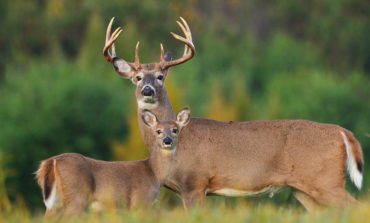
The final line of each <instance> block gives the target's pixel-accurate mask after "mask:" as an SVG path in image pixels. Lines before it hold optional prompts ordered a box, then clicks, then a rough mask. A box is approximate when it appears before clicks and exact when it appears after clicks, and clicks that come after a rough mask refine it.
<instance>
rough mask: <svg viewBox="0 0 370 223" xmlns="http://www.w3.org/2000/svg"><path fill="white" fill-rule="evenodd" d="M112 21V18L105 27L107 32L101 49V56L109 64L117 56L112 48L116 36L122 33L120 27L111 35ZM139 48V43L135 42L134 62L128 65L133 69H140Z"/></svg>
mask: <svg viewBox="0 0 370 223" xmlns="http://www.w3.org/2000/svg"><path fill="white" fill-rule="evenodd" d="M113 21H114V17H113V18H112V19H111V20H110V22H109V25H108V27H107V32H106V34H105V46H104V48H103V54H104V57H105V59H106V60H107V61H108V62H111V63H112V62H113V59H114V58H115V57H116V56H117V54H116V47H115V46H114V42H115V41H116V39H117V38H118V36H119V35H120V34H121V32H122V31H123V30H122V28H121V27H118V28H117V29H116V30H115V31H114V32H113V33H112V34H111V30H112V24H113ZM139 46H140V42H137V44H136V48H135V62H134V63H129V64H130V65H131V66H132V67H133V68H135V69H138V68H139V67H140V59H139ZM110 49H111V52H109V50H110Z"/></svg>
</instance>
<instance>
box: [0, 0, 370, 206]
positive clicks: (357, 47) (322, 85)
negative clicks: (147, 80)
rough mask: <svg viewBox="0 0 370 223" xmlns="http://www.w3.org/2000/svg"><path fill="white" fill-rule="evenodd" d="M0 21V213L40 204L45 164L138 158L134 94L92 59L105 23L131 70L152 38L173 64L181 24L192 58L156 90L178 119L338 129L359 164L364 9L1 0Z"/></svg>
mask: <svg viewBox="0 0 370 223" xmlns="http://www.w3.org/2000/svg"><path fill="white" fill-rule="evenodd" d="M0 15H1V19H0V25H1V27H2V28H1V29H0V33H1V34H0V48H1V53H0V162H1V163H0V187H1V188H0V206H4V205H5V204H6V203H8V201H9V200H10V201H11V202H14V201H18V200H24V201H25V203H26V204H27V205H29V206H30V207H40V206H41V204H42V199H41V193H40V192H39V189H38V188H37V185H36V181H35V180H34V175H33V172H34V171H35V170H36V169H37V167H38V165H39V163H40V161H41V160H42V159H45V158H47V157H50V156H52V155H56V154H59V153H62V152H79V153H83V154H84V155H87V156H91V157H94V158H97V159H105V160H128V159H139V158H143V157H145V156H146V154H147V153H146V150H145V148H144V146H143V144H142V142H141V135H140V133H139V129H138V126H137V117H136V105H135V102H134V88H133V86H131V83H130V81H126V80H122V79H120V78H119V77H118V75H116V74H115V72H114V69H113V68H112V66H111V65H109V64H108V63H107V62H105V60H104V59H103V56H102V48H103V44H104V36H105V28H106V25H107V24H108V22H109V20H110V18H111V17H113V16H114V17H116V24H115V26H122V27H123V28H124V32H123V34H122V35H121V37H120V38H119V40H118V41H117V48H118V49H117V50H118V53H119V56H120V57H123V58H125V59H127V60H129V61H132V60H133V56H134V47H135V44H136V41H137V40H140V41H141V52H140V56H141V61H142V62H156V61H158V60H159V43H161V42H162V43H164V45H165V48H166V49H168V50H171V51H172V52H173V53H174V55H175V57H176V56H180V55H181V53H182V50H183V46H182V45H181V44H179V42H177V41H174V40H173V39H172V38H171V36H170V35H169V32H170V31H175V32H178V33H179V32H180V31H179V29H178V27H177V25H176V23H175V21H176V20H177V19H178V17H179V16H183V17H184V18H186V20H187V21H188V23H189V24H190V27H191V29H192V32H193V39H194V43H195V46H196V49H197V53H196V56H195V58H194V59H193V60H192V61H190V62H188V63H186V64H184V65H181V66H179V67H176V68H172V69H171V71H170V75H169V78H168V80H167V83H166V87H167V88H168V89H169V92H170V98H171V102H172V104H173V106H174V108H175V110H176V111H178V110H179V109H180V108H181V107H183V106H190V107H191V108H192V111H193V115H194V116H202V117H209V118H214V119H218V120H225V121H228V120H255V119H283V118H284V119H299V118H303V119H311V120H314V121H319V122H330V123H336V124H339V125H341V126H343V127H346V128H348V129H350V130H352V131H353V132H354V133H355V134H356V136H357V137H358V138H359V140H360V141H361V143H362V146H363V150H364V153H365V156H366V157H365V160H368V158H370V152H369V151H368V148H369V147H370V141H369V140H370V139H369V137H366V135H368V134H369V133H370V115H369V112H370V103H369V102H370V81H369V74H370V41H369V40H370V29H369V27H370V2H369V1H366V0H341V1H329V0H320V1H318V0H313V1H293V0H290V1H289V0H281V1H268V0H262V1H261V0H259V1H257V0H250V1H242V0H223V1H221V0H215V1H212V3H211V2H210V1H205V0H185V1H169V0H164V1H155V0H143V1H135V0H126V1H118V0H112V1H96V0H89V1H84V0H77V1H76V0H74V1H72V0H48V1H45V0H30V1H19V0H12V1H0ZM367 169H368V168H366V167H365V170H366V171H367V172H366V175H367V176H370V172H369V171H368V170H367ZM369 186H370V180H369V177H366V176H365V187H364V188H365V189H364V191H365V192H367V191H368V187H369ZM351 188H352V187H351ZM174 202H176V201H174Z"/></svg>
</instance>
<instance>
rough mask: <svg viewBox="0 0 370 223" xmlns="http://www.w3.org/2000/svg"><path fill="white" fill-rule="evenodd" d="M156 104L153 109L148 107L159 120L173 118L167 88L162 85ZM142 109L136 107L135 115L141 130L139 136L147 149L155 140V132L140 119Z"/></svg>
mask: <svg viewBox="0 0 370 223" xmlns="http://www.w3.org/2000/svg"><path fill="white" fill-rule="evenodd" d="M158 96H159V97H158V106H157V107H156V108H153V109H149V110H150V111H151V112H153V113H154V114H155V115H156V116H157V118H158V119H159V120H175V115H174V113H173V110H172V105H171V103H170V99H169V98H168V94H167V90H166V88H165V87H163V91H162V92H161V94H160V95H158ZM142 111H143V109H141V108H139V106H138V109H137V114H138V115H137V117H138V119H139V126H140V131H141V136H142V139H143V142H144V145H145V147H146V148H147V149H149V150H151V148H152V146H153V145H152V144H153V142H154V140H155V135H154V134H155V133H154V132H153V130H151V129H150V128H149V127H147V126H146V125H145V124H144V123H143V120H142V119H141V114H142Z"/></svg>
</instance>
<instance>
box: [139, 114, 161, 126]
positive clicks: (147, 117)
mask: <svg viewBox="0 0 370 223" xmlns="http://www.w3.org/2000/svg"><path fill="white" fill-rule="evenodd" d="M141 119H142V120H143V122H144V124H145V125H147V126H149V127H154V126H156V125H157V124H158V119H157V117H156V116H155V114H153V113H152V112H151V111H149V110H144V111H143V112H142V113H141Z"/></svg>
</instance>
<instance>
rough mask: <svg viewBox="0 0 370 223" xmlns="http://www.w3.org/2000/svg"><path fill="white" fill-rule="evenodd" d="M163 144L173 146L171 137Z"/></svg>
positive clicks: (164, 140)
mask: <svg viewBox="0 0 370 223" xmlns="http://www.w3.org/2000/svg"><path fill="white" fill-rule="evenodd" d="M163 143H164V144H165V145H171V144H172V139H171V138H169V137H166V138H164V139H163Z"/></svg>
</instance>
